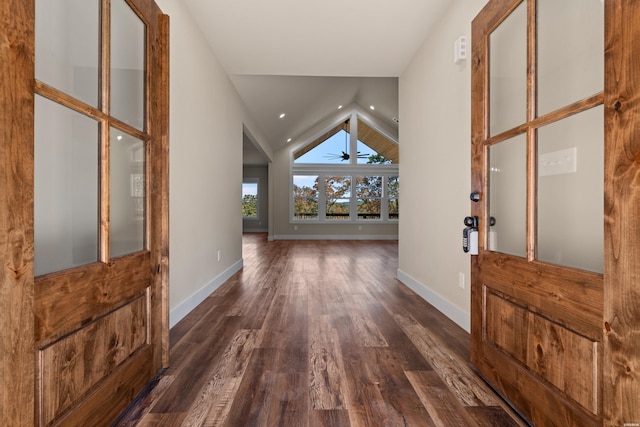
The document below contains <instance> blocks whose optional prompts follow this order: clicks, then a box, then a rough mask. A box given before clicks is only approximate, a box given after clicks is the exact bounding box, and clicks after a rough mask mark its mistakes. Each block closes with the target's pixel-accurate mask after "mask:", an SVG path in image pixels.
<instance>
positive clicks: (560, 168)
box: [538, 147, 578, 176]
mask: <svg viewBox="0 0 640 427" xmlns="http://www.w3.org/2000/svg"><path fill="white" fill-rule="evenodd" d="M577 164H578V148H577V147H572V148H567V149H564V150H558V151H552V152H549V153H543V154H540V155H539V156H538V176H550V175H562V174H567V173H575V172H576V171H577V170H578V167H577Z"/></svg>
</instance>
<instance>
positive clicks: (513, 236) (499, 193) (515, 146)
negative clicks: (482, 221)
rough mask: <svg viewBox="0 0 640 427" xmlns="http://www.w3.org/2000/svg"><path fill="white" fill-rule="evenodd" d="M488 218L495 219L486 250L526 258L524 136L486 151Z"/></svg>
mask: <svg viewBox="0 0 640 427" xmlns="http://www.w3.org/2000/svg"><path fill="white" fill-rule="evenodd" d="M489 213H490V214H489V215H490V217H491V218H493V219H494V220H495V224H494V225H493V226H490V228H489V233H488V248H489V250H492V251H498V252H504V253H507V254H511V255H517V256H521V257H525V256H526V255H527V139H526V135H525V134H522V135H518V136H516V137H514V138H511V139H508V140H506V141H503V142H500V143H498V144H495V145H492V146H491V147H490V148H489Z"/></svg>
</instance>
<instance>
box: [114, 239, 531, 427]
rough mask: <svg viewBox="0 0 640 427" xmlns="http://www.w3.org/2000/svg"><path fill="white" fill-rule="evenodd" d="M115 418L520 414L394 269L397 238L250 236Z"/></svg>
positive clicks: (373, 419) (168, 421)
mask: <svg viewBox="0 0 640 427" xmlns="http://www.w3.org/2000/svg"><path fill="white" fill-rule="evenodd" d="M243 251H244V252H243V257H244V268H243V270H242V271H241V272H239V273H237V274H236V275H235V276H233V278H231V279H230V280H229V281H228V282H227V283H225V284H224V285H223V286H222V287H221V288H220V289H218V290H217V291H215V292H214V293H213V294H212V295H211V296H209V297H208V298H207V299H206V300H205V301H204V302H203V303H202V304H200V305H199V306H198V307H197V308H196V309H195V310H194V311H193V312H191V313H190V314H189V315H188V316H187V317H185V318H184V319H183V320H182V321H181V322H180V323H178V324H177V325H176V326H175V327H174V328H172V330H171V367H170V368H169V369H168V370H166V371H165V372H164V373H163V374H162V375H161V376H159V377H158V378H157V379H156V381H155V382H154V384H153V386H152V387H149V389H148V391H147V393H146V394H145V395H143V396H141V397H140V398H139V399H138V400H137V402H136V403H135V404H134V405H132V406H131V407H130V408H129V409H128V410H127V411H126V412H125V413H124V414H122V417H121V418H120V420H119V422H118V423H117V425H119V426H233V427H235V426H268V427H272V426H287V427H288V426H295V427H298V426H331V427H335V426H354V427H355V426H358V427H360V426H362V427H373V426H524V425H526V424H525V423H524V422H522V421H521V420H520V419H519V418H518V417H517V416H516V415H515V414H514V413H513V412H512V411H511V409H510V408H509V407H508V406H507V405H506V404H505V403H504V402H503V401H502V400H501V399H500V398H499V397H498V396H497V395H496V394H495V393H494V392H493V391H492V390H491V389H490V388H489V387H488V386H487V385H486V384H485V383H484V382H483V381H482V379H481V378H480V377H479V376H478V375H477V374H476V373H475V372H474V371H473V369H472V368H471V367H470V365H469V335H468V334H467V333H466V332H465V331H464V330H462V329H461V328H459V327H458V326H457V325H456V324H454V323H453V322H451V321H450V320H449V319H447V318H446V317H445V316H444V315H442V314H441V313H440V312H438V311H437V310H436V309H435V308H433V307H432V306H431V305H429V304H428V303H426V302H425V301H424V300H422V299H421V298H420V297H419V296H417V295H416V294H415V293H414V292H412V291H411V290H410V289H408V288H407V287H406V286H404V285H403V284H401V283H400V282H399V281H397V280H396V278H395V275H396V270H397V267H398V265H397V262H398V251H397V242H391V241H376V242H372V241H276V242H267V239H266V234H246V235H245V236H244V241H243Z"/></svg>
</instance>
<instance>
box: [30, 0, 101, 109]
mask: <svg viewBox="0 0 640 427" xmlns="http://www.w3.org/2000/svg"><path fill="white" fill-rule="evenodd" d="M35 11H36V61H35V62H36V79H38V80H40V81H41V82H43V83H46V84H48V85H49V86H53V87H55V88H56V89H58V90H61V91H62V92H65V93H66V94H68V95H71V96H73V97H74V98H77V99H79V100H80V101H82V102H84V103H86V104H89V105H91V106H92V107H97V106H98V89H99V87H100V86H99V84H98V67H99V65H100V64H99V63H100V57H99V53H100V40H99V36H100V32H99V30H100V1H99V0H64V1H63V0H37V1H36V10H35ZM77 16H82V17H83V18H82V19H76V18H75V17H77Z"/></svg>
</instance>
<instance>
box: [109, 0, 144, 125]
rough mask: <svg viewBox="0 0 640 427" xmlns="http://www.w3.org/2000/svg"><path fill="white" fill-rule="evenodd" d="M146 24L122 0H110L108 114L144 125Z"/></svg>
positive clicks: (131, 123)
mask: <svg viewBox="0 0 640 427" xmlns="http://www.w3.org/2000/svg"><path fill="white" fill-rule="evenodd" d="M144 101H145V25H144V23H143V22H142V21H141V20H140V18H138V15H136V14H135V12H134V11H133V10H132V9H131V8H130V7H129V5H128V4H127V3H126V2H125V1H124V0H112V2H111V115H112V116H114V117H116V118H118V119H120V120H122V121H123V122H125V123H127V124H129V125H131V126H133V127H135V128H136V129H139V130H143V129H144V113H145V111H144V105H145V103H144Z"/></svg>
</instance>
